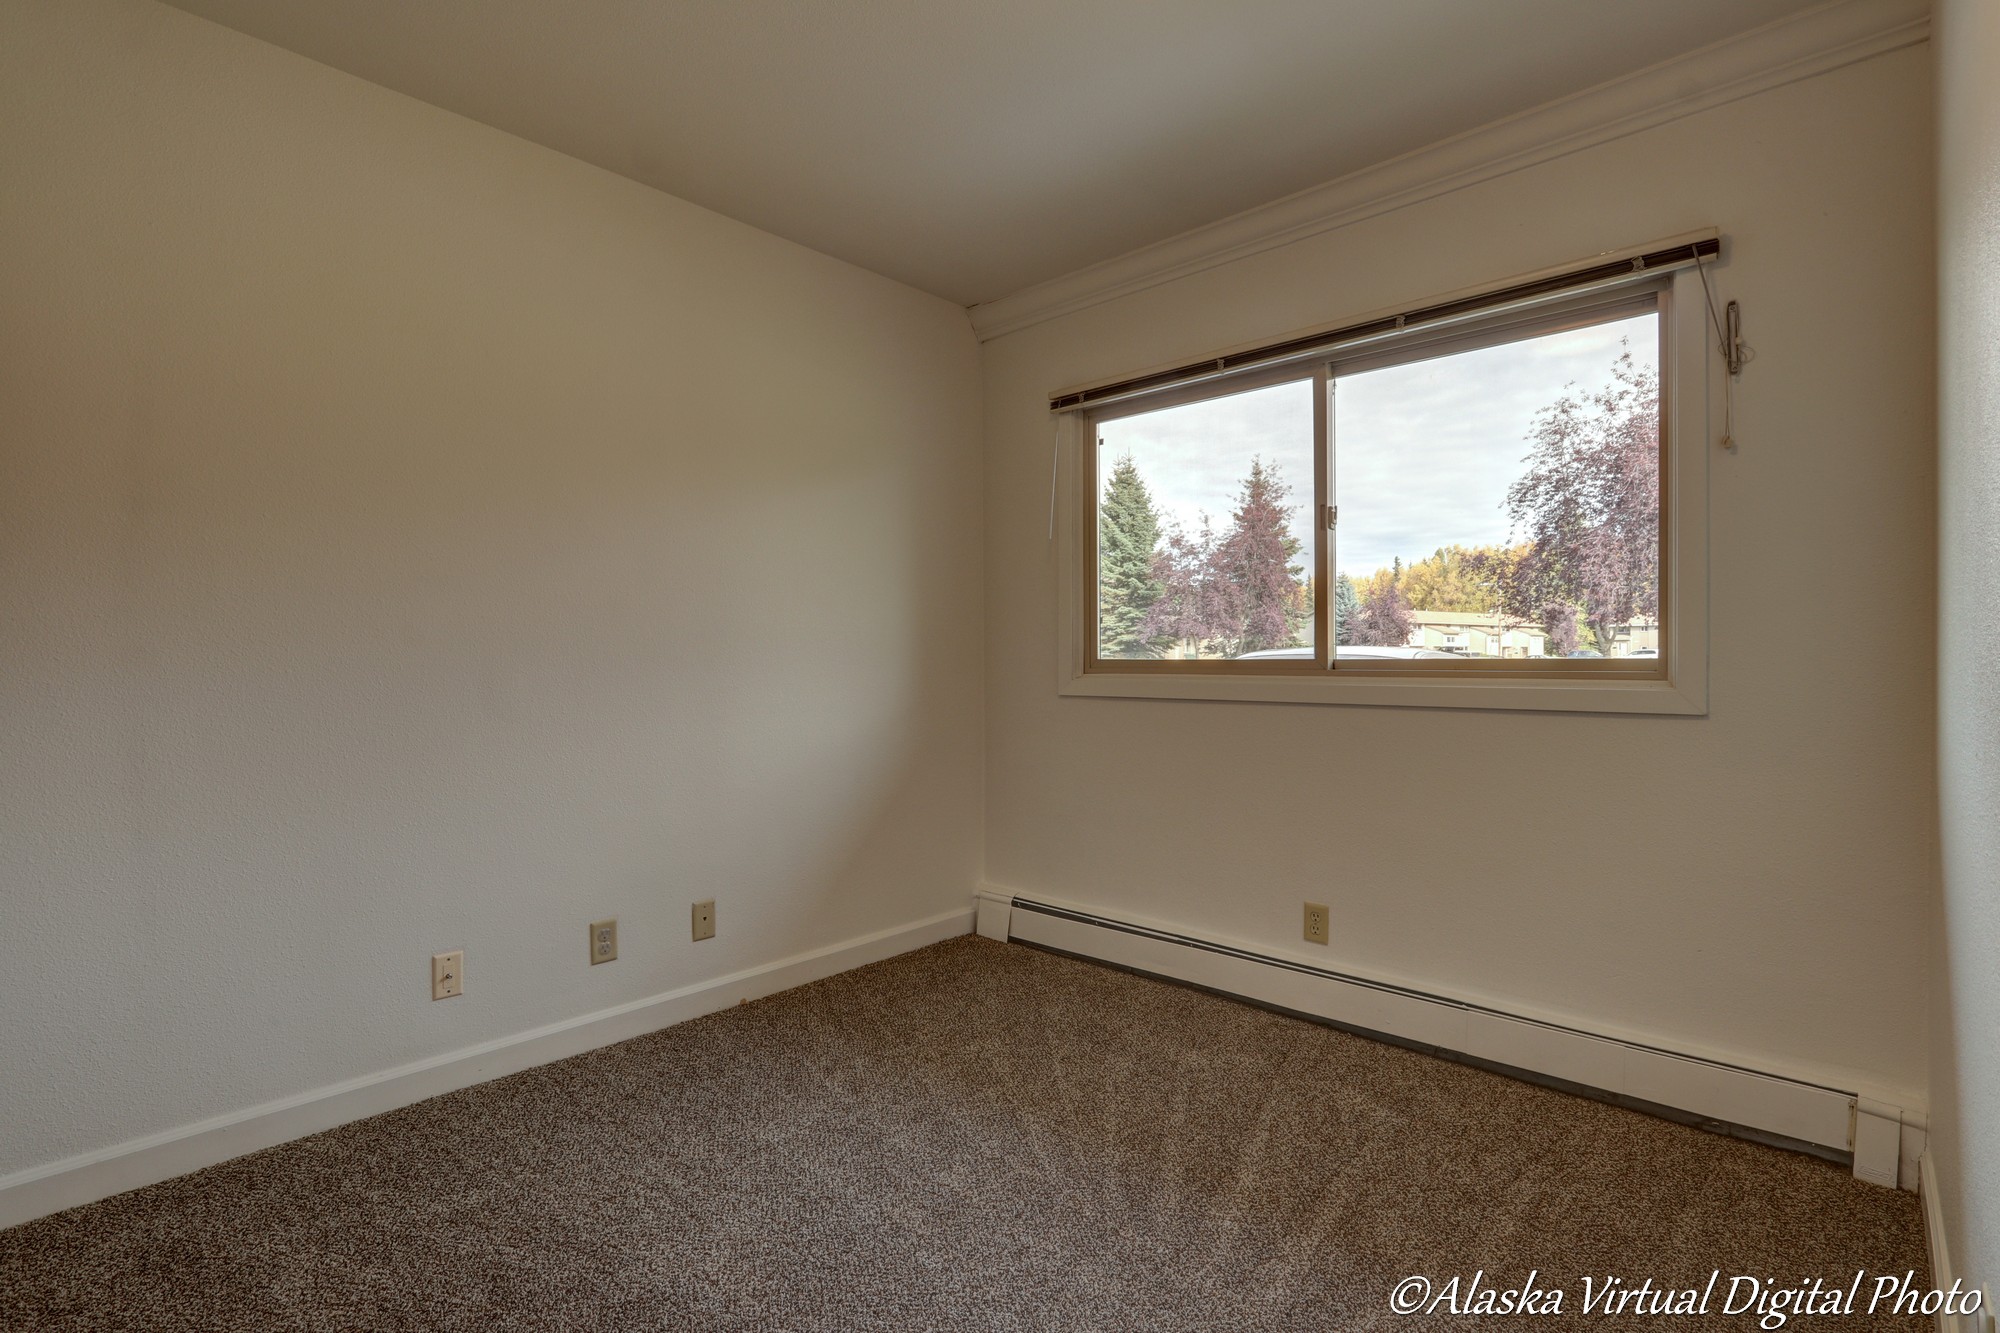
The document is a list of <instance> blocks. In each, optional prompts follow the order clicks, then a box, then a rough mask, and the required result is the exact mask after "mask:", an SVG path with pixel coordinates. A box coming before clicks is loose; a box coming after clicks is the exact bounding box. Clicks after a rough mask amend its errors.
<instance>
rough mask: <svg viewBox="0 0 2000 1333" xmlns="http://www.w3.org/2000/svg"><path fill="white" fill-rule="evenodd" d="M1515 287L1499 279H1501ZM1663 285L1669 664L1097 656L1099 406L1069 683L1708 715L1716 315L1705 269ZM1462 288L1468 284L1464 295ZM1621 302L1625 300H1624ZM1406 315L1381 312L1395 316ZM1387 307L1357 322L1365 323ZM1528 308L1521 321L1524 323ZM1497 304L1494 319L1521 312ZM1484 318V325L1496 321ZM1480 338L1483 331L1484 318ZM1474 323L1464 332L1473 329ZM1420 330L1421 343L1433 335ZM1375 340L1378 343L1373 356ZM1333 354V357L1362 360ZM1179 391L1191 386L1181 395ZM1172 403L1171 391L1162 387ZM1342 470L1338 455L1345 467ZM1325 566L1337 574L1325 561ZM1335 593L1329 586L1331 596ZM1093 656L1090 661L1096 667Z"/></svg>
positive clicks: (1068, 578) (1073, 573) (1065, 454)
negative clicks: (1159, 666)
mask: <svg viewBox="0 0 2000 1333" xmlns="http://www.w3.org/2000/svg"><path fill="white" fill-rule="evenodd" d="M1505 285H1509V284H1495V288H1496V289H1497V288H1498V287H1500V286H1505ZM1647 288H1652V289H1656V290H1658V291H1659V292H1660V319H1661V325H1662V334H1661V340H1660V346H1661V363H1660V382H1661V407H1662V416H1663V418H1664V420H1663V422H1662V429H1661V439H1660V449H1661V451H1662V455H1663V462H1664V481H1663V486H1662V490H1661V511H1662V513H1661V522H1662V532H1661V566H1660V569H1661V584H1662V587H1661V607H1660V610H1661V620H1662V621H1663V623H1664V625H1665V627H1666V633H1665V637H1664V638H1663V639H1662V642H1661V644H1660V649H1661V653H1660V657H1661V660H1662V661H1663V662H1664V663H1665V664H1666V669H1665V671H1664V673H1662V674H1660V675H1658V676H1653V677H1649V678H1645V679H1632V678H1624V679H1621V678H1618V677H1616V676H1609V675H1596V674H1583V673H1564V674H1562V675H1556V676H1535V675H1516V674H1508V673H1506V672H1505V671H1494V672H1472V671H1464V670H1459V669H1446V670H1439V671H1436V672H1435V673H1429V672H1423V673H1419V672H1411V671H1397V672H1381V673H1377V672H1370V671H1356V670H1350V669H1349V668H1348V667H1345V666H1343V667H1341V668H1340V669H1338V670H1328V669H1326V668H1325V667H1324V666H1323V665H1317V666H1314V669H1312V670H1307V671H1286V672H1254V671H1235V670H1229V669H1227V668H1226V666H1225V667H1224V669H1220V670H1213V671H1204V672H1185V673H1174V672H1160V671H1153V670H1147V669H1146V668H1145V667H1144V666H1143V665H1141V666H1139V667H1138V668H1137V669H1121V668H1120V665H1119V664H1118V663H1116V662H1105V661H1099V662H1096V663H1094V664H1087V663H1086V654H1087V651H1088V649H1089V647H1090V646H1091V645H1092V644H1093V643H1094V642H1095V626H1094V625H1087V623H1086V622H1087V619H1088V617H1089V616H1090V614H1091V613H1092V612H1093V611H1094V606H1086V604H1085V603H1086V593H1085V591H1084V589H1085V587H1086V581H1085V579H1084V578H1083V574H1082V570H1081V567H1080V563H1081V561H1082V559H1083V558H1084V555H1083V553H1084V551H1085V550H1086V549H1087V548H1088V546H1089V545H1090V543H1089V542H1088V539H1087V538H1086V536H1085V534H1084V532H1083V527H1084V524H1085V523H1086V522H1088V521H1091V519H1092V518H1093V517H1094V514H1095V506H1094V505H1093V504H1091V503H1089V497H1090V495H1091V493H1092V491H1093V490H1094V477H1095V464H1096V457H1095V455H1096V450H1095V448H1094V444H1095V440H1094V439H1093V438H1092V434H1093V431H1091V430H1090V429H1087V427H1088V426H1089V421H1090V417H1089V414H1087V413H1084V412H1074V411H1073V412H1066V413H1062V414H1059V415H1058V416H1057V417H1056V449H1057V478H1058V484H1057V494H1056V497H1055V498H1056V508H1057V523H1056V533H1055V541H1056V560H1055V562H1054V564H1055V573H1056V578H1057V588H1056V598H1055V601H1056V611H1057V631H1056V641H1057V682H1056V684H1057V690H1058V692H1059V693H1061V694H1063V695H1067V696H1074V697H1083V698H1127V699H1192V700H1217V701H1228V702H1246V703H1291V704H1336V705H1363V706H1371V705H1372V706H1380V707H1397V708H1475V709H1509V710H1530V711H1543V712H1587V713H1644V714H1681V715H1704V714H1706V713H1707V712H1708V507H1709V506H1708V485H1709V458H1710V454H1711V453H1712V452H1713V448H1714V444H1713V441H1712V427H1711V425H1710V423H1709V413H1708V401H1709V384H1708V374H1709V361H1710V358H1709V356H1708V354H1707V353H1708V342H1707V338H1708V328H1707V324H1706V320H1707V315H1706V313H1705V311H1706V307H1705V305H1704V293H1703V288H1702V280H1701V275H1700V274H1699V272H1697V271H1696V270H1695V269H1693V268H1684V269H1679V270H1676V271H1674V272H1672V273H1669V274H1660V275H1653V276H1652V277H1651V278H1650V279H1649V280H1646V281H1635V283H1634V284H1632V287H1631V288H1630V289H1628V294H1629V290H1644V289H1647ZM1455 295H1456V294H1455ZM1611 299H1615V298H1611ZM1389 313H1393V312H1377V314H1378V315H1379V314H1389ZM1374 317H1375V316H1370V315H1363V316H1360V317H1359V318H1358V319H1356V320H1354V321H1351V322H1353V323H1362V322H1365V321H1367V320H1369V319H1371V318H1374ZM1519 317H1520V316H1518V315H1515V316H1513V318H1516V319H1518V318H1519ZM1508 318H1509V317H1508V316H1507V315H1506V314H1504V313H1496V315H1495V316H1494V317H1493V321H1492V322H1493V323H1495V324H1504V323H1506V322H1507V321H1508ZM1482 322H1483V321H1482ZM1474 331H1475V334H1476V328H1475V330H1474ZM1463 332H1464V331H1463V330H1461V333H1463ZM1423 337H1424V335H1422V334H1413V335H1412V337H1411V339H1410V341H1411V342H1417V341H1419V340H1422V339H1423ZM1372 355H1373V349H1371V357H1372ZM1349 359H1351V358H1349V357H1344V356H1341V355H1339V354H1331V355H1328V356H1326V357H1324V358H1322V360H1321V364H1322V365H1326V364H1332V363H1335V362H1341V361H1345V360H1349ZM1174 396H1175V397H1180V396H1183V395H1182V394H1181V393H1179V392H1176V393H1175V394H1174ZM1162 397H1163V399H1164V398H1165V395H1162ZM1336 466H1337V463H1336ZM1321 573H1322V575H1323V574H1324V571H1321ZM1322 586H1324V585H1322ZM1322 595H1324V594H1322ZM1087 665H1088V669H1087ZM1306 665H1313V664H1306Z"/></svg>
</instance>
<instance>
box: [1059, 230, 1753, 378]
mask: <svg viewBox="0 0 2000 1333" xmlns="http://www.w3.org/2000/svg"><path fill="white" fill-rule="evenodd" d="M1721 253H1722V242H1721V240H1720V239H1719V238H1717V237H1713V236H1710V237H1707V238H1705V239H1703V240H1698V241H1689V242H1688V243H1686V244H1684V245H1676V246H1672V247H1669V248H1667V249H1664V250H1652V251H1648V252H1647V253H1645V254H1641V255H1633V256H1632V257H1630V258H1629V259H1618V260H1613V261H1611V262H1609V263H1604V264H1592V265H1589V266H1588V267H1584V268H1577V269H1570V270H1568V271H1566V272H1563V273H1557V274H1554V275H1552V276H1550V277H1546V278H1536V279H1534V280H1533V281H1531V282H1521V283H1516V284H1514V285H1513V286H1511V287H1501V288H1498V289H1496V290H1494V291H1490V292H1481V293H1479V294H1478V295H1476V296H1465V297H1460V298H1458V299H1457V300H1452V301H1443V302H1439V303H1437V304H1435V305H1427V306H1418V307H1416V308H1415V309H1411V310H1405V311H1403V312H1401V313H1400V314H1394V315H1383V316H1381V317H1379V318H1376V319H1371V320H1368V321H1366V322H1365V323H1361V324H1350V325H1348V326H1347V327H1345V328H1339V329H1329V330H1327V331H1325V332H1322V333H1313V334H1307V335H1305V336H1304V337H1299V338H1288V339H1285V340H1284V341H1283V342H1275V343H1266V344H1264V345H1263V346H1261V347H1252V348H1248V349H1246V350H1244V351H1240V352H1231V353H1229V354H1228V355H1227V356H1216V357H1210V358H1208V359H1207V360H1205V361H1191V362H1189V363H1187V364H1186V365H1182V366H1175V367H1174V368H1173V369H1171V370H1160V371H1154V372H1153V373H1151V374H1147V375H1139V376H1136V377H1134V378H1132V379H1126V380H1119V381H1117V382H1116V383H1113V384H1101V385H1098V386H1097V387H1096V388H1091V389H1079V390H1077V391H1075V392H1073V393H1062V394H1050V395H1049V411H1051V412H1069V411H1073V410H1075V409H1076V408H1079V407H1092V406H1095V405H1097V404H1099V403H1107V402H1112V401H1115V400H1117V399H1120V398H1130V397H1133V396H1134V395H1137V394H1142V393H1150V392H1152V391H1153V390H1156V389H1166V388H1171V387H1172V386H1174V385H1177V384H1188V383H1192V382H1194V381H1196V380H1202V379H1212V378H1214V377H1215V376H1217V375H1225V374H1228V373H1230V372H1232V371H1237V370H1246V369H1249V368H1251V367H1255V366H1260V365H1271V364H1277V363H1279V362H1283V361H1291V360H1299V359H1303V358H1305V357H1309V356H1311V355H1313V354H1314V353H1321V352H1331V351H1334V350H1336V349H1337V348H1340V347H1343V346H1346V345H1348V344H1350V343H1354V342H1358V341H1361V340H1363V339H1370V338H1381V337H1385V336H1388V335H1391V334H1397V333H1403V332H1405V331H1407V330H1410V329H1416V328H1423V327H1426V326H1433V325H1441V324H1445V323H1448V322H1450V321H1453V320H1459V319H1464V318H1466V317H1467V316H1469V315H1475V314H1484V313H1487V312H1489V311H1495V310H1499V309H1501V308H1503V307H1506V306H1511V305H1519V304H1522V303H1525V302H1528V301H1532V300H1534V299H1535V298H1536V297H1547V296H1561V295H1564V294H1566V293H1569V292H1573V291H1576V290H1578V289H1580V288H1584V287H1589V286H1592V285H1595V284H1600V283H1602V284H1612V283H1616V282H1620V281H1623V280H1627V279H1630V278H1633V277H1636V276H1639V275H1643V274H1653V273H1665V272H1669V271H1671V270H1673V269H1679V268H1686V267H1688V266H1689V265H1690V264H1693V263H1695V262H1697V261H1698V260H1702V259H1714V258H1716V257H1717V256H1718V255H1720V254H1721Z"/></svg>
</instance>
